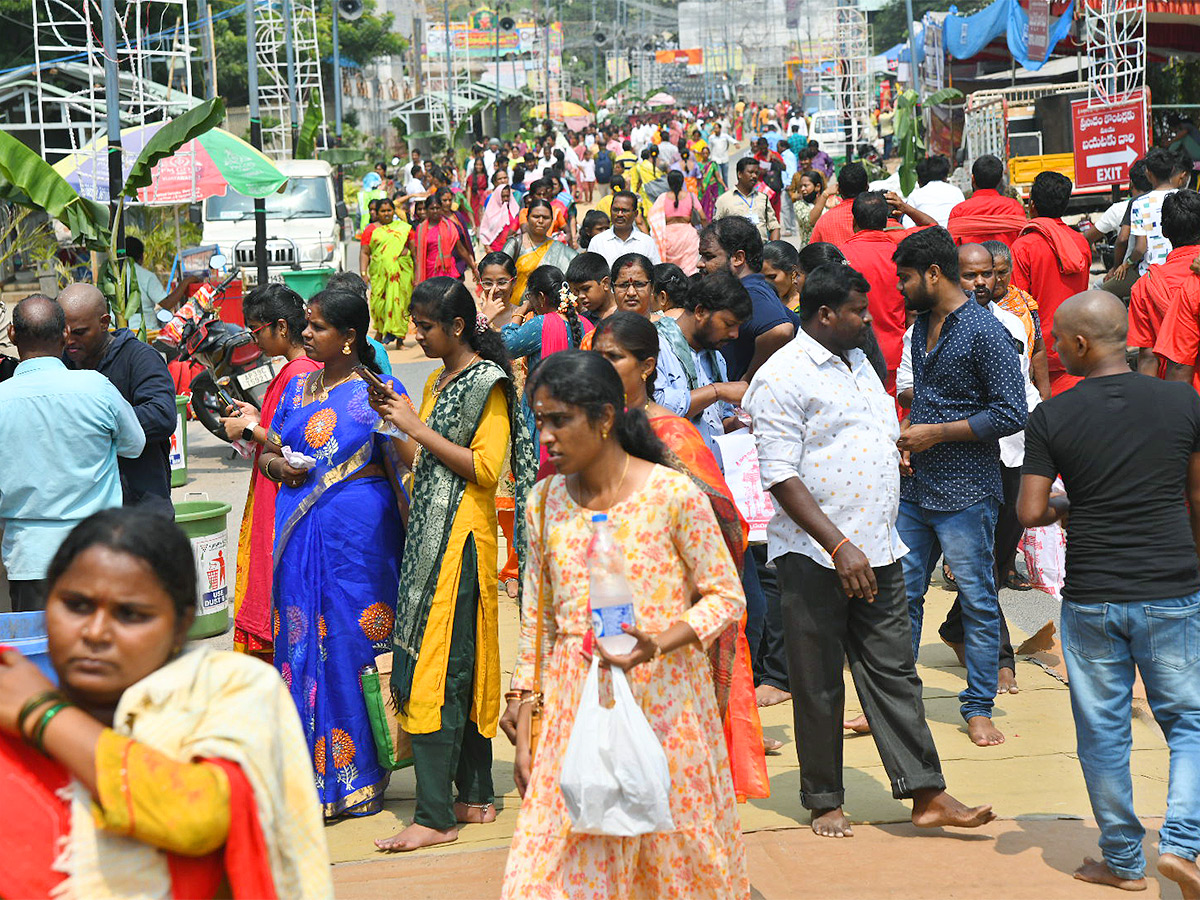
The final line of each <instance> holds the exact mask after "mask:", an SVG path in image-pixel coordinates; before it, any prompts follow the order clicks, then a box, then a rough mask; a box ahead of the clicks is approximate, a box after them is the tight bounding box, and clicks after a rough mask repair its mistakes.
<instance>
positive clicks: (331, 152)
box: [317, 147, 367, 166]
mask: <svg viewBox="0 0 1200 900" xmlns="http://www.w3.org/2000/svg"><path fill="white" fill-rule="evenodd" d="M366 156H367V151H366V150H362V149H360V148H358V147H329V148H327V149H325V150H321V151H320V152H318V153H317V159H323V160H325V162H327V163H329V164H330V165H331V166H349V165H353V164H354V163H356V162H359V161H360V160H363V159H366Z"/></svg>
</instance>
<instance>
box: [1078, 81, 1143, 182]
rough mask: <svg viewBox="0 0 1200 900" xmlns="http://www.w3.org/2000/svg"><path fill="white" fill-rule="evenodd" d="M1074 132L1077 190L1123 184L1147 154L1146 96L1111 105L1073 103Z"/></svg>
mask: <svg viewBox="0 0 1200 900" xmlns="http://www.w3.org/2000/svg"><path fill="white" fill-rule="evenodd" d="M1071 125H1072V127H1073V129H1074V132H1075V187H1077V188H1088V187H1107V186H1109V185H1113V184H1124V183H1125V182H1126V181H1127V180H1128V179H1129V167H1130V165H1132V164H1133V162H1134V160H1137V159H1139V158H1141V157H1142V156H1145V154H1146V96H1145V94H1140V95H1137V96H1134V97H1131V98H1130V99H1128V100H1126V101H1124V102H1121V103H1114V104H1112V105H1111V106H1093V107H1090V108H1089V107H1088V101H1086V100H1076V101H1074V102H1073V103H1072V104H1071Z"/></svg>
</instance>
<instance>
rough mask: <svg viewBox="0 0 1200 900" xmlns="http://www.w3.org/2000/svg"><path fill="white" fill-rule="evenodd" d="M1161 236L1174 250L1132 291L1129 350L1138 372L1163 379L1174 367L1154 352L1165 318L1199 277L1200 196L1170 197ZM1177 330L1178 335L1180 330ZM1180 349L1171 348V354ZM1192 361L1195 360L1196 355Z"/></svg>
mask: <svg viewBox="0 0 1200 900" xmlns="http://www.w3.org/2000/svg"><path fill="white" fill-rule="evenodd" d="M1177 194H1178V195H1179V196H1178V197H1177V196H1176V195H1177ZM1162 233H1163V237H1165V238H1166V239H1167V240H1168V241H1170V242H1171V247H1172V248H1173V249H1172V250H1171V252H1170V253H1169V254H1168V255H1167V258H1166V261H1165V262H1163V263H1161V264H1159V265H1152V266H1151V267H1150V268H1149V269H1147V270H1146V274H1145V275H1143V276H1142V277H1141V278H1139V279H1138V280H1137V281H1136V282H1134V285H1133V289H1132V291H1131V292H1130V301H1129V336H1128V338H1127V344H1128V345H1129V346H1130V347H1137V348H1138V371H1139V372H1141V373H1142V374H1143V375H1152V376H1157V377H1158V378H1162V377H1163V376H1164V374H1165V372H1166V367H1167V366H1168V365H1171V364H1172V363H1171V362H1169V361H1168V359H1167V358H1166V357H1159V356H1158V355H1156V353H1155V347H1156V345H1157V343H1158V339H1159V336H1160V335H1161V334H1162V325H1163V318H1164V317H1165V316H1166V314H1167V310H1169V309H1170V308H1171V305H1172V303H1173V302H1174V300H1175V298H1176V297H1177V296H1179V295H1180V293H1181V292H1182V291H1183V287H1184V283H1185V282H1187V281H1189V280H1191V279H1194V278H1195V277H1196V276H1194V275H1193V274H1192V270H1191V263H1192V260H1193V259H1195V258H1196V254H1197V253H1200V246H1198V245H1200V194H1197V193H1196V192H1195V191H1182V192H1181V191H1177V192H1176V193H1175V194H1168V195H1167V197H1166V199H1164V200H1163V207H1162ZM1175 331H1176V332H1178V328H1177V327H1176V328H1175ZM1176 337H1179V335H1178V334H1175V335H1172V336H1171V340H1170V341H1169V342H1168V343H1169V344H1172V345H1173V344H1174V343H1175V338H1176ZM1165 346H1167V345H1164V347H1165ZM1184 346H1186V345H1184ZM1178 349H1180V348H1178V347H1172V352H1176V351H1177V350H1178ZM1170 359H1171V360H1174V359H1176V357H1174V356H1172V357H1170ZM1191 360H1192V361H1194V360H1195V355H1194V354H1193V356H1192V358H1191ZM1175 364H1176V365H1178V363H1175ZM1187 365H1188V366H1190V365H1191V362H1189V363H1188V364H1187Z"/></svg>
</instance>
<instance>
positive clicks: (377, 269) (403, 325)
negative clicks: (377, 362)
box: [363, 199, 413, 346]
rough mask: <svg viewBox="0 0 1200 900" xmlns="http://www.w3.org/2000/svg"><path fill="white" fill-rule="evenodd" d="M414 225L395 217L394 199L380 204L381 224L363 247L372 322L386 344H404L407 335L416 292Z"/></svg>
mask: <svg viewBox="0 0 1200 900" xmlns="http://www.w3.org/2000/svg"><path fill="white" fill-rule="evenodd" d="M411 235H412V226H410V225H409V224H408V223H407V222H405V221H404V220H403V219H397V218H396V208H395V206H393V205H392V201H391V200H387V199H384V200H381V201H380V202H379V221H378V224H377V225H376V227H375V230H374V231H373V232H372V233H371V243H370V244H369V245H368V246H367V247H366V248H364V254H363V255H364V256H366V257H367V258H368V262H367V269H366V271H367V284H368V285H369V286H370V289H371V301H370V303H371V322H372V324H373V325H374V326H375V336H376V338H377V339H378V340H380V341H383V342H384V343H385V344H386V343H387V342H388V341H390V340H393V339H394V340H396V341H397V342H399V344H400V345H401V346H403V345H404V336H405V335H406V334H408V303H409V299H410V298H411V297H412V289H413V255H412V247H411V242H410V240H409V238H410V237H411Z"/></svg>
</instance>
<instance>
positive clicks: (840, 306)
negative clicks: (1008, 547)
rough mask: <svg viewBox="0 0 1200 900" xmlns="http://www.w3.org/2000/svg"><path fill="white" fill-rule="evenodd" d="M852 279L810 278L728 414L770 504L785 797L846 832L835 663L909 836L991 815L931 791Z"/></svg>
mask: <svg viewBox="0 0 1200 900" xmlns="http://www.w3.org/2000/svg"><path fill="white" fill-rule="evenodd" d="M869 290H870V285H869V284H868V283H867V281H866V279H865V278H863V277H862V275H860V274H859V273H858V272H856V271H854V270H853V269H851V268H850V267H849V266H845V265H840V264H829V265H823V266H819V267H817V268H816V269H814V270H813V271H812V272H811V273H809V275H808V278H807V280H806V282H805V285H804V291H803V294H802V295H801V298H800V316H801V319H802V325H801V329H800V330H799V331H798V332H797V334H796V337H795V339H794V340H792V341H791V343H789V344H787V345H786V346H785V347H783V348H782V349H780V350H778V351H776V352H775V354H774V355H772V356H771V358H770V359H769V360H767V362H766V363H765V364H764V365H763V366H762V368H760V369H759V371H758V373H757V374H756V375H755V376H754V380H753V381H752V382H751V384H750V388H749V390H748V391H747V393H746V396H745V399H744V401H743V406H744V407H745V409H747V410H748V411H749V412H750V414H751V416H752V417H753V421H754V435H755V441H756V443H757V446H758V456H759V465H760V473H761V477H762V483H763V487H765V488H767V489H768V490H770V491H771V493H772V495H773V496H774V498H775V504H776V512H775V515H774V517H773V518H772V519H771V523H770V525H769V526H768V529H767V550H768V556H769V557H770V559H772V560H774V562H775V564H776V567H777V569H778V573H779V586H780V593H781V598H780V601H781V602H780V606H781V612H782V615H783V626H784V637H785V640H786V642H787V666H788V680H789V684H790V687H791V690H792V701H793V708H792V709H793V715H794V718H795V729H796V748H797V753H798V755H799V758H800V802H801V803H802V804H803V805H804V807H805V808H806V809H809V810H811V811H812V828H813V831H814V832H816V833H817V834H818V835H821V836H823V837H842V836H849V835H850V834H851V833H852V832H851V827H850V823H849V821H848V820H847V819H846V816H845V814H844V813H843V811H842V804H843V801H844V798H845V787H844V784H843V780H842V715H843V712H844V707H845V689H844V685H843V681H842V660H843V659H844V658H848V659H849V661H850V671H851V674H852V676H853V678H854V685H855V687H856V688H857V690H858V696H859V699H860V700H861V701H862V704H863V709H864V711H865V712H866V715H867V718H868V719H869V720H870V722H871V733H872V736H873V737H874V739H875V744H876V746H877V747H878V749H879V754H880V758H881V759H882V760H883V765H884V769H885V770H886V772H887V774H888V778H889V779H890V780H891V783H892V792H893V794H894V796H896V797H897V798H911V799H912V801H913V815H912V819H913V822H914V823H915V824H917V825H920V826H925V827H935V826H943V825H956V826H961V827H975V826H978V825H982V824H983V823H985V822H988V821H990V820H991V819H992V818H994V816H993V814H992V812H991V807H988V806H981V807H976V808H974V809H971V808H968V807H966V806H964V805H963V804H962V803H960V802H959V801H957V800H955V799H954V798H953V797H951V796H950V795H949V794H947V793H946V789H945V788H946V782H945V780H944V778H943V777H942V771H941V763H940V761H939V759H938V754H937V749H936V748H935V747H934V744H933V737H932V735H931V734H930V732H929V726H928V725H927V724H926V722H925V710H924V706H923V704H922V701H921V681H920V679H919V678H918V677H917V668H916V661H915V659H914V656H913V651H912V643H911V640H910V637H909V609H908V599H907V592H906V590H905V584H904V573H903V569H902V566H901V563H900V560H901V558H902V557H903V556H904V555H905V553H906V552H907V549H908V548H907V547H905V545H904V543H903V542H902V541H901V539H900V535H899V533H898V532H897V530H896V526H895V522H896V515H897V507H898V504H899V498H900V454H899V452H898V450H897V448H896V440H897V438H898V437H899V435H900V428H899V424H898V423H897V421H896V412H895V406H894V405H893V402H892V399H891V397H889V396H888V394H887V392H886V391H885V390H884V388H883V384H882V383H881V382H880V380H879V377H878V375H876V374H875V370H874V369H873V368H872V367H871V365H870V363H869V362H868V361H867V358H866V355H865V354H864V353H863V352H862V349H861V347H862V344H863V342H864V341H865V340H866V338H867V336H868V335H869V333H870V329H871V324H870V323H871V315H870V313H869V312H868V310H867V291H869Z"/></svg>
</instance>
